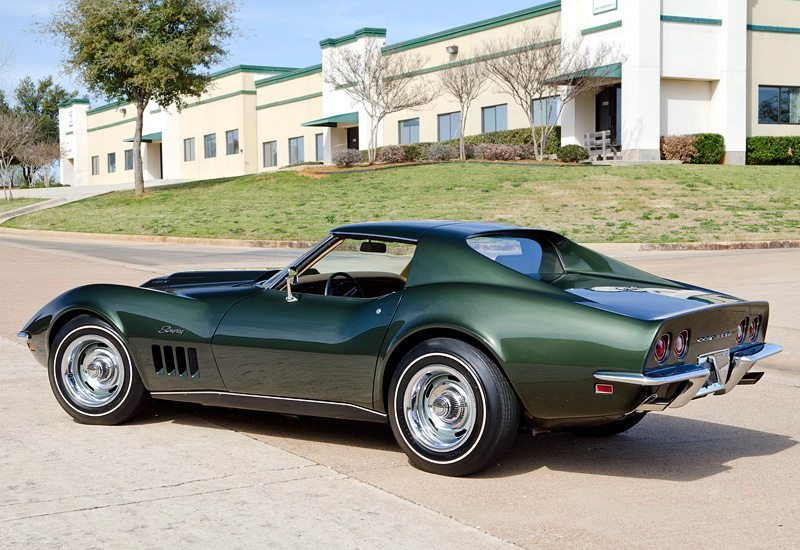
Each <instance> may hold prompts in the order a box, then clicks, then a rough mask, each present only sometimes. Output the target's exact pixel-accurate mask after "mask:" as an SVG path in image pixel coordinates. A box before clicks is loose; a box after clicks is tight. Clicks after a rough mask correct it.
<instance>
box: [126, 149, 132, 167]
mask: <svg viewBox="0 0 800 550" xmlns="http://www.w3.org/2000/svg"><path fill="white" fill-rule="evenodd" d="M125 170H133V149H125Z"/></svg>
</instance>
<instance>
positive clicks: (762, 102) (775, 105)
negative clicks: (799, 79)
mask: <svg viewBox="0 0 800 550" xmlns="http://www.w3.org/2000/svg"><path fill="white" fill-rule="evenodd" d="M758 123H759V124H800V88H798V87H789V86H759V87H758Z"/></svg>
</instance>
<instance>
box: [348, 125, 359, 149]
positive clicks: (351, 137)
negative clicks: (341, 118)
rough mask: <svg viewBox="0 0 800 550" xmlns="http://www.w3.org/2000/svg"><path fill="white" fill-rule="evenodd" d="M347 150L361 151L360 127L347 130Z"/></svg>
mask: <svg viewBox="0 0 800 550" xmlns="http://www.w3.org/2000/svg"><path fill="white" fill-rule="evenodd" d="M347 148H348V149H356V150H358V149H359V146H358V126H356V127H354V128H348V129H347Z"/></svg>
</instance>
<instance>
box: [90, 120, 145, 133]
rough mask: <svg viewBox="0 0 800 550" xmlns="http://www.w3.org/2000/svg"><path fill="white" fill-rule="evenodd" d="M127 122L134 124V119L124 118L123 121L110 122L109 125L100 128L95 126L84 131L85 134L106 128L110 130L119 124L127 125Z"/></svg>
mask: <svg viewBox="0 0 800 550" xmlns="http://www.w3.org/2000/svg"><path fill="white" fill-rule="evenodd" d="M129 122H136V119H135V118H126V119H123V120H118V121H117V122H112V123H111V124H103V125H102V126H95V127H94V128H89V129H88V130H86V131H87V132H96V131H97V130H105V129H106V128H112V127H114V126H119V125H120V124H128V123H129Z"/></svg>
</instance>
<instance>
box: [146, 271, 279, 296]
mask: <svg viewBox="0 0 800 550" xmlns="http://www.w3.org/2000/svg"><path fill="white" fill-rule="evenodd" d="M277 272H278V270H268V271H264V270H259V271H255V270H219V271H183V272H180V273H173V274H172V275H167V276H164V277H156V278H155V279H151V280H149V281H147V282H146V283H144V284H143V285H142V288H149V289H153V290H160V291H162V292H168V293H170V294H177V295H179V296H184V297H187V298H195V299H201V300H202V299H206V300H207V299H210V298H214V297H222V296H236V295H240V294H243V295H247V294H250V293H253V292H256V291H260V289H259V288H258V287H256V286H255V283H256V282H258V281H264V280H266V279H269V278H270V277H272V276H273V275H275V273H277Z"/></svg>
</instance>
